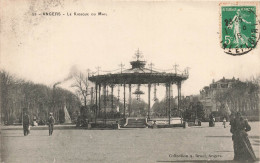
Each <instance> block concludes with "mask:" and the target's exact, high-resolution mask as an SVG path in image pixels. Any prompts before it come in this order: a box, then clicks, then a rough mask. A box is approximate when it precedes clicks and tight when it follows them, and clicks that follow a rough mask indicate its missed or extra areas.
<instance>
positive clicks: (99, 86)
mask: <svg viewBox="0 0 260 163" xmlns="http://www.w3.org/2000/svg"><path fill="white" fill-rule="evenodd" d="M98 92H99V93H98V115H100V111H101V84H99V85H98Z"/></svg>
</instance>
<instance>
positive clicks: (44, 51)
mask: <svg viewBox="0 0 260 163" xmlns="http://www.w3.org/2000/svg"><path fill="white" fill-rule="evenodd" d="M1 6H2V7H1V14H0V15H1V40H0V41H1V42H0V43H1V44H0V45H1V46H0V66H1V69H5V70H6V71H8V72H10V73H12V74H14V75H16V76H17V77H20V78H23V79H26V80H30V81H33V82H35V83H42V84H46V85H48V86H51V85H53V84H54V83H56V82H58V81H62V80H63V79H64V78H66V77H67V76H68V74H69V73H70V71H71V69H73V68H74V69H75V68H76V69H78V70H80V71H82V72H86V71H87V69H90V70H92V71H96V67H98V66H100V67H101V71H109V70H115V69H118V68H119V64H121V63H122V64H124V65H125V68H130V63H129V62H130V61H132V60H133V59H134V58H133V56H134V54H135V52H136V50H137V49H138V48H139V49H140V51H142V53H143V56H144V59H145V60H146V61H147V63H151V62H152V63H153V64H154V65H155V68H158V69H173V65H175V64H178V65H179V67H178V69H180V70H184V69H185V68H186V67H189V68H190V70H189V79H188V80H187V81H185V82H184V83H183V86H182V94H183V95H192V94H199V91H200V90H201V89H202V88H203V87H204V86H206V85H209V84H210V83H211V82H212V80H213V79H215V80H219V79H221V78H223V76H224V77H225V78H232V77H235V78H239V79H241V80H246V79H249V78H251V77H252V76H256V75H259V74H260V69H259V67H260V48H259V45H258V46H257V47H256V49H254V50H253V51H251V52H250V53H248V54H245V55H242V56H231V55H227V54H226V53H224V51H223V49H222V48H221V46H220V39H219V37H220V33H221V31H220V10H219V2H202V1H201V2H188V1H186V2H180V1H161V2H159V1H157V2H156V1H143V2H137V1H136V2H127V1H83V0H71V1H69V0H68V1H62V0H56V1H51V0H45V1H37V2H36V1H34V0H24V1H18V0H14V1H10V0H8V1H1ZM3 6H4V7H3ZM43 12H56V13H60V14H61V16H43V15H42V13H43ZM74 12H76V13H89V14H90V15H91V13H98V12H102V13H105V15H106V16H104V15H103V16H73V15H74ZM33 13H36V14H37V15H36V16H33ZM70 13H71V14H72V16H67V14H70ZM39 14H41V15H39ZM63 14H65V15H63ZM61 86H62V87H64V88H66V87H67V88H68V89H71V88H69V86H68V84H67V85H66V83H64V85H62V84H61ZM173 88H174V90H173V91H174V92H176V87H173ZM145 89H146V88H145ZM160 91H161V92H163V91H164V88H160Z"/></svg>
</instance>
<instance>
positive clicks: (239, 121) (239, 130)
mask: <svg viewBox="0 0 260 163" xmlns="http://www.w3.org/2000/svg"><path fill="white" fill-rule="evenodd" d="M250 130H251V127H250V125H249V124H248V122H247V120H245V119H244V118H243V117H242V116H241V113H239V112H238V113H237V114H236V117H235V119H233V120H232V122H231V128H230V132H231V133H232V134H233V135H232V140H233V143H234V160H236V161H255V160H256V156H255V153H254V151H253V148H252V146H251V143H250V141H249V139H248V134H247V132H248V131H250Z"/></svg>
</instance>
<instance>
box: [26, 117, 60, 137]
mask: <svg viewBox="0 0 260 163" xmlns="http://www.w3.org/2000/svg"><path fill="white" fill-rule="evenodd" d="M54 123H55V119H54V117H53V115H52V113H50V114H49V117H48V126H49V136H51V135H52V133H53V126H54ZM23 134H24V136H27V135H28V134H30V117H29V115H28V114H27V112H25V113H24V116H23Z"/></svg>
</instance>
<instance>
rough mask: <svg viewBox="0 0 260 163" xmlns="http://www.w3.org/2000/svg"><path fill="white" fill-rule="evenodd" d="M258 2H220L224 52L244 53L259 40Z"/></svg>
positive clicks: (221, 40) (251, 48) (221, 36)
mask: <svg viewBox="0 0 260 163" xmlns="http://www.w3.org/2000/svg"><path fill="white" fill-rule="evenodd" d="M258 8H259V3H258V2H252V3H244V2H237V3H228V2H225V3H220V9H221V10H220V11H221V16H220V31H221V34H220V42H221V47H222V48H223V49H224V52H225V53H227V54H230V55H243V54H246V53H248V52H250V51H252V50H253V49H255V48H256V46H257V43H258V41H259V15H258V11H259V10H258Z"/></svg>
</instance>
